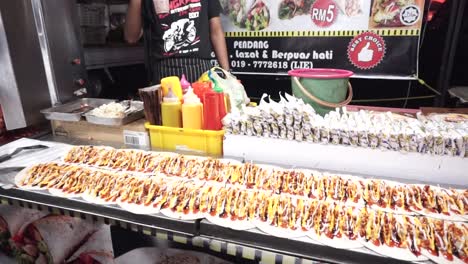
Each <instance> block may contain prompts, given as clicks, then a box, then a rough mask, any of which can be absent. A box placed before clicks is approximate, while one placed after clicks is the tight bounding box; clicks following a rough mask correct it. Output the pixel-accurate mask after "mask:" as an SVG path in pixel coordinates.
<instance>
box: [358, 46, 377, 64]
mask: <svg viewBox="0 0 468 264" xmlns="http://www.w3.org/2000/svg"><path fill="white" fill-rule="evenodd" d="M369 47H370V42H367V44H366V46H364V48H362V49H361V51H360V52H359V53H358V61H361V62H369V61H371V60H372V57H374V51H373V50H371V49H369Z"/></svg>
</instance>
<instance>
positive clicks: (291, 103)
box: [0, 0, 468, 264]
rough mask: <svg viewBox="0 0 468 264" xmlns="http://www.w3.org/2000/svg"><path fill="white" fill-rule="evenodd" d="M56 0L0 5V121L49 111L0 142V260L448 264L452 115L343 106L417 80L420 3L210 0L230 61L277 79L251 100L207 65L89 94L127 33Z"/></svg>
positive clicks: (462, 212) (467, 168) (137, 50)
mask: <svg viewBox="0 0 468 264" xmlns="http://www.w3.org/2000/svg"><path fill="white" fill-rule="evenodd" d="M59 2H60V3H59ZM65 2H66V3H65ZM65 2H63V1H41V0H32V1H26V0H25V1H14V2H12V1H9V2H0V65H1V66H2V69H4V76H6V78H0V89H1V90H0V91H1V92H2V93H1V95H0V104H1V106H2V110H3V119H1V120H0V121H2V122H0V124H2V125H1V127H5V128H7V129H9V130H12V129H17V128H23V127H26V126H30V125H34V124H44V123H45V124H46V125H47V127H48V128H49V129H48V130H47V131H46V132H43V131H42V132H43V133H41V134H39V135H37V134H36V136H35V137H34V139H31V138H26V137H24V138H21V139H18V140H15V141H12V142H10V143H8V144H5V145H2V146H0V203H1V204H0V250H1V251H2V252H4V254H6V255H7V256H8V257H6V256H3V255H0V262H2V263H3V262H5V263H7V261H12V263H14V260H13V258H14V259H16V261H18V262H19V263H101V264H105V263H122V264H125V263H231V262H235V263H414V262H416V263H428V264H429V263H444V264H446V263H468V175H467V172H468V162H467V158H468V116H467V115H466V113H463V111H460V110H459V109H440V108H434V109H397V108H379V107H374V108H371V107H365V106H355V105H349V103H350V102H351V100H352V97H353V87H352V85H351V83H350V80H349V78H389V79H390V78H399V79H412V78H413V79H414V78H417V75H416V74H417V72H416V69H417V46H418V39H419V36H420V34H421V25H422V16H423V13H424V12H423V11H424V6H425V5H424V1H420V0H407V1H364V0H363V1H359V0H347V1H345V0H343V1H328V0H316V1H307V0H306V1H250V2H248V3H245V2H243V1H239V2H238V3H237V4H235V5H233V1H220V3H221V7H222V8H223V10H222V12H223V14H222V15H221V19H222V20H223V25H224V27H225V30H226V36H227V37H228V38H227V43H228V46H229V50H230V58H231V64H232V65H231V66H232V69H233V71H234V73H235V74H236V75H238V76H239V75H241V74H274V75H275V76H276V75H278V76H280V75H286V76H289V77H290V78H291V86H292V93H291V94H290V93H285V94H281V95H280V98H279V99H278V100H277V99H272V96H271V95H270V94H265V95H264V96H262V98H261V99H260V100H259V103H258V104H256V103H254V102H251V101H250V99H249V97H248V93H246V91H245V89H244V86H243V85H242V83H241V82H239V81H238V80H237V77H236V76H235V75H234V74H232V73H230V72H227V71H224V70H222V69H220V68H217V67H214V68H213V69H212V70H210V71H208V72H207V73H206V74H204V75H203V76H201V78H200V80H198V81H197V82H194V83H189V82H187V80H185V76H171V77H167V78H164V79H162V80H161V82H160V84H158V85H154V86H150V87H142V88H141V89H139V91H138V96H139V99H140V100H115V99H103V98H93V96H89V94H88V89H86V88H87V84H88V77H87V73H88V72H87V69H88V70H89V69H95V68H96V67H111V66H116V65H119V66H121V65H125V64H126V63H128V64H135V63H142V62H143V61H142V60H140V56H141V55H142V54H143V48H142V46H138V45H137V46H126V45H124V44H121V45H109V39H110V38H116V36H117V35H118V34H119V32H118V29H117V28H118V26H116V25H121V24H122V19H123V17H122V14H124V13H125V2H126V1H109V2H106V1H102V2H101V1H91V2H92V3H90V1H78V2H76V3H72V2H73V1H71V2H70V1H65ZM192 2H193V1H192ZM234 2H237V1H234ZM387 2H391V3H387ZM54 8H59V10H62V11H63V12H57V13H60V14H57V16H52V15H51V13H50V12H52V11H51V10H54ZM20 10H21V12H20ZM324 10H325V11H324ZM18 17H20V18H22V19H18ZM102 18H108V19H102ZM18 20H22V23H17V22H18ZM59 21H60V22H59ZM13 25H15V27H14V26H13ZM111 28H113V29H114V31H113V33H112V34H113V35H112V34H110V35H109V34H108V33H109V32H110V31H111ZM310 28H312V29H313V30H309V29H310ZM17 32H20V33H17ZM14 33H17V34H14ZM32 33H34V34H32ZM18 36H22V37H23V39H22V41H20V37H18ZM25 40H27V41H25ZM304 40H307V41H304ZM90 44H92V45H91V46H90ZM319 44H320V45H321V46H320V45H319ZM106 45H107V46H106ZM62 46H63V47H65V48H63V49H62ZM311 47H315V48H313V49H312V48H311ZM116 49H118V50H116ZM57 50H60V51H57ZM132 50H133V51H132ZM124 51H125V52H124ZM126 52H128V53H126ZM18 54H20V55H22V56H20V55H18ZM97 54H100V55H97ZM125 54H127V55H128V54H131V55H129V57H125V56H126V55H125ZM101 55H102V56H101ZM100 56H101V57H100ZM119 56H120V57H119ZM25 57H26V58H25ZM39 65H40V66H41V67H39ZM3 66H5V67H3ZM31 66H34V68H32V67H31ZM42 66H43V67H42ZM317 68H325V69H317ZM330 68H339V69H330ZM355 89H356V87H355ZM326 91H333V92H331V93H328V94H327V92H326ZM87 94H88V95H87ZM3 120H4V121H5V122H3ZM3 123H4V124H3ZM0 135H1V134H0ZM122 230H127V231H128V232H127V233H125V232H124V233H122V232H123V231H122ZM119 233H120V234H119ZM136 234H137V235H136ZM3 258H5V259H3Z"/></svg>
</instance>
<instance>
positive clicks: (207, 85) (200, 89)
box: [192, 82, 211, 104]
mask: <svg viewBox="0 0 468 264" xmlns="http://www.w3.org/2000/svg"><path fill="white" fill-rule="evenodd" d="M192 89H193V93H195V94H196V95H197V96H198V98H200V100H201V103H202V104H203V103H204V96H203V95H204V94H205V93H206V92H209V91H211V82H194V83H192Z"/></svg>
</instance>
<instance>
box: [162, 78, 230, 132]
mask: <svg viewBox="0 0 468 264" xmlns="http://www.w3.org/2000/svg"><path fill="white" fill-rule="evenodd" d="M161 87H162V92H163V100H162V103H161V115H162V125H163V126H167V127H177V128H186V129H198V130H199V129H205V130H221V129H223V125H222V123H221V120H222V119H223V118H224V116H225V115H226V111H227V109H226V97H225V95H224V93H223V90H222V88H220V87H219V86H218V84H217V83H216V82H213V83H211V82H195V83H193V89H192V87H191V85H190V83H189V82H188V81H187V80H186V78H185V76H184V75H183V76H182V78H181V79H180V80H179V77H177V76H171V77H166V78H164V79H162V80H161Z"/></svg>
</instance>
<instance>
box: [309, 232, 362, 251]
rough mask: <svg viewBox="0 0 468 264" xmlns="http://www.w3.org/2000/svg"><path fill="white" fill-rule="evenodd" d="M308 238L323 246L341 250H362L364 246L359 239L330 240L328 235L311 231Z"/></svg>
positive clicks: (335, 238)
mask: <svg viewBox="0 0 468 264" xmlns="http://www.w3.org/2000/svg"><path fill="white" fill-rule="evenodd" d="M307 236H308V237H310V238H311V239H312V240H314V241H317V242H319V243H321V244H324V245H326V246H329V247H333V248H339V249H354V248H362V247H364V245H363V244H362V243H361V241H360V239H359V238H356V240H351V239H348V238H346V237H343V238H337V237H334V238H333V239H332V238H329V237H327V236H326V235H317V233H315V232H314V231H310V232H308V233H307Z"/></svg>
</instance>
